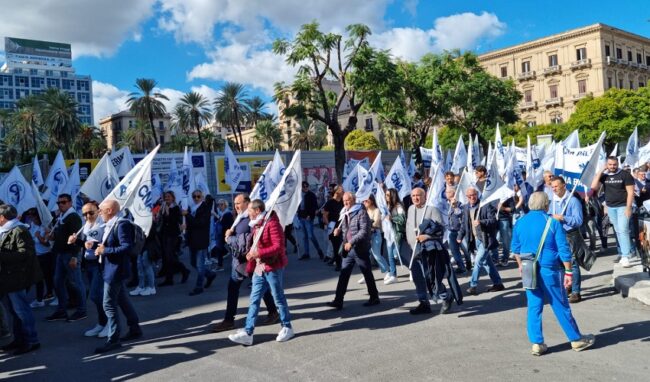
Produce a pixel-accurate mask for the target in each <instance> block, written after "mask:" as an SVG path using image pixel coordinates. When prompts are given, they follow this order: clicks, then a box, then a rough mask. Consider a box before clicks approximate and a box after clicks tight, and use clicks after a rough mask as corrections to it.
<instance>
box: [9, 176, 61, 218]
mask: <svg viewBox="0 0 650 382" xmlns="http://www.w3.org/2000/svg"><path fill="white" fill-rule="evenodd" d="M0 199H2V201H4V202H5V203H7V204H10V205H12V206H14V207H16V210H17V211H18V215H22V213H23V212H25V211H27V210H28V209H30V208H34V207H36V199H34V195H33V194H32V187H31V186H30V184H29V183H27V180H26V179H25V177H24V176H23V174H22V173H21V172H20V170H19V169H18V167H17V166H14V167H13V168H12V169H11V171H9V174H7V176H5V178H4V179H3V181H2V184H0ZM55 205H56V203H55Z"/></svg>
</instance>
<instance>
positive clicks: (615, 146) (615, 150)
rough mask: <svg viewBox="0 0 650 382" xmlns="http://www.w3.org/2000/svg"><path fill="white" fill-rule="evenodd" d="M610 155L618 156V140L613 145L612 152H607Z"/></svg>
mask: <svg viewBox="0 0 650 382" xmlns="http://www.w3.org/2000/svg"><path fill="white" fill-rule="evenodd" d="M609 156H610V157H617V156H618V142H616V144H615V145H614V150H612V153H611V154H609Z"/></svg>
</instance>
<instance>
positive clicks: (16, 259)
mask: <svg viewBox="0 0 650 382" xmlns="http://www.w3.org/2000/svg"><path fill="white" fill-rule="evenodd" d="M42 278H43V274H42V273H41V268H40V267H39V265H38V259H37V258H36V250H35V249H34V240H33V239H32V235H31V234H30V233H29V230H28V229H27V228H26V227H24V226H22V225H21V226H18V227H15V228H13V229H12V230H11V231H9V232H7V234H6V235H5V237H4V238H3V239H2V241H0V295H3V294H6V293H10V292H16V291H19V290H24V289H27V288H29V287H30V286H32V285H34V284H35V283H37V282H38V281H40V280H41V279H42Z"/></svg>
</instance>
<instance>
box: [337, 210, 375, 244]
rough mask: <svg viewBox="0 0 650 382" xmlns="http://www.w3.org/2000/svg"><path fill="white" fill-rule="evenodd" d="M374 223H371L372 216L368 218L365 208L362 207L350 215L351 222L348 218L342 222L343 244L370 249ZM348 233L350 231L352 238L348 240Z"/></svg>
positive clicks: (344, 218)
mask: <svg viewBox="0 0 650 382" xmlns="http://www.w3.org/2000/svg"><path fill="white" fill-rule="evenodd" d="M371 226H372V222H371V221H370V216H368V211H366V209H365V208H364V207H361V208H360V209H359V210H357V211H356V212H354V213H352V214H350V221H349V222H348V219H347V218H346V217H343V221H342V222H341V234H342V235H343V236H342V238H343V243H350V244H352V247H356V248H357V249H361V250H363V249H367V248H370V228H371ZM348 231H350V233H351V235H352V238H351V239H350V240H348V239H347V237H348Z"/></svg>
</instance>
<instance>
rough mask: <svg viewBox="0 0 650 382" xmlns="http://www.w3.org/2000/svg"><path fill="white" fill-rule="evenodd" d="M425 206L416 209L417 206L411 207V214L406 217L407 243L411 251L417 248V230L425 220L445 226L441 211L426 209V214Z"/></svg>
mask: <svg viewBox="0 0 650 382" xmlns="http://www.w3.org/2000/svg"><path fill="white" fill-rule="evenodd" d="M424 208H425V207H424V206H423V207H421V208H416V207H415V205H411V206H410V207H409V212H408V214H407V216H406V241H407V242H408V243H409V246H410V247H411V249H413V248H414V247H415V237H416V236H417V235H416V232H415V231H416V229H417V228H418V227H419V225H420V223H421V222H422V220H423V219H431V220H433V221H435V222H438V223H440V224H443V220H442V214H441V213H440V210H438V209H437V208H435V207H431V206H429V207H426V209H427V211H426V214H425V213H424Z"/></svg>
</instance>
